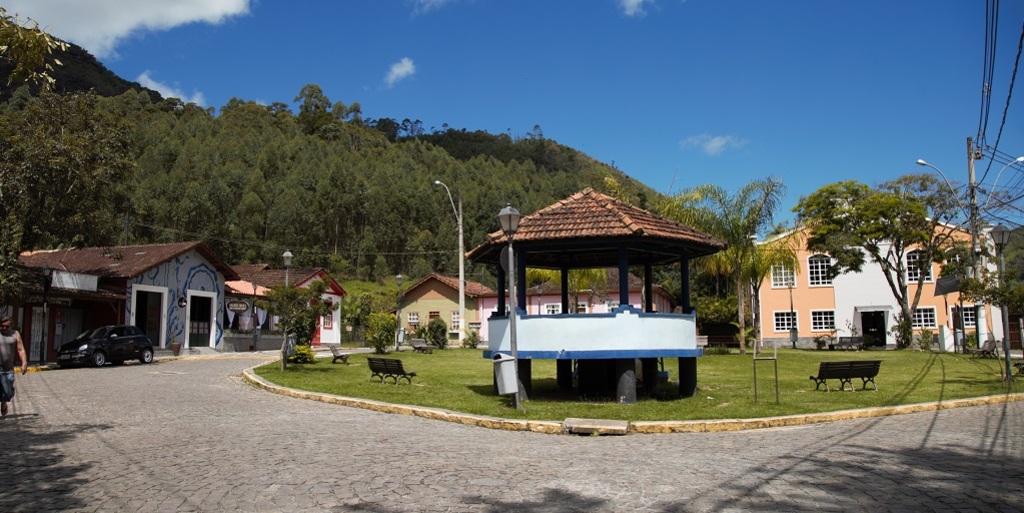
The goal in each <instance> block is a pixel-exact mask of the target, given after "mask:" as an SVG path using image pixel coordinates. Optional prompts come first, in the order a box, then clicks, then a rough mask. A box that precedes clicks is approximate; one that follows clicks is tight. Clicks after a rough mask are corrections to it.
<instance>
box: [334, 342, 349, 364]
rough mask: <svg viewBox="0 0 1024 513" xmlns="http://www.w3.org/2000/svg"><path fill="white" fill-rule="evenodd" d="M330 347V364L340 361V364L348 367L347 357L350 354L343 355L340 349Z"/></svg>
mask: <svg viewBox="0 0 1024 513" xmlns="http://www.w3.org/2000/svg"><path fill="white" fill-rule="evenodd" d="M330 347H331V354H332V355H334V359H333V360H331V363H338V360H341V363H344V364H345V365H348V357H349V356H351V355H352V353H343V352H341V347H340V346H330Z"/></svg>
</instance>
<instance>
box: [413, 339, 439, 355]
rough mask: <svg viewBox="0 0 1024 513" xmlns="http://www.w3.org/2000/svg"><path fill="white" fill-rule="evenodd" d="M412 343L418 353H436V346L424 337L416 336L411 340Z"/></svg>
mask: <svg viewBox="0 0 1024 513" xmlns="http://www.w3.org/2000/svg"><path fill="white" fill-rule="evenodd" d="M409 343H410V344H412V350H413V351H416V352H417V353H425V354H434V348H433V347H431V346H430V345H429V344H427V341H426V340H423V339H422V338H414V339H412V340H410V341H409Z"/></svg>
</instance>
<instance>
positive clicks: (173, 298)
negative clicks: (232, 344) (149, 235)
mask: <svg viewBox="0 0 1024 513" xmlns="http://www.w3.org/2000/svg"><path fill="white" fill-rule="evenodd" d="M132 285H152V286H156V287H167V289H168V297H167V312H166V314H167V341H168V343H170V342H171V341H173V340H177V341H178V342H181V343H182V345H184V343H185V341H186V339H187V337H188V333H187V329H186V328H187V326H186V324H185V322H186V317H187V315H188V307H186V308H181V307H179V306H178V300H179V299H180V298H186V299H187V298H188V291H190V290H191V291H198V292H210V293H213V294H216V297H217V299H216V301H215V302H216V304H214V305H213V306H214V310H213V311H214V319H213V321H214V324H215V325H216V340H215V342H214V346H215V347H217V348H220V346H221V342H222V338H223V336H224V322H223V320H224V314H223V311H224V290H223V286H224V276H223V275H221V274H220V273H219V272H217V270H216V269H215V268H214V267H213V266H211V265H210V263H209V262H207V261H206V259H205V258H203V257H202V256H201V255H200V254H199V253H197V252H195V251H189V252H187V253H183V254H181V255H179V256H178V257H176V258H175V259H174V260H171V261H169V262H166V263H164V264H161V265H159V266H156V267H154V268H152V269H149V270H147V271H146V272H145V273H143V274H142V275H140V276H138V277H136V278H135V281H134V282H133V283H132ZM131 294H132V291H131V290H130V289H129V290H128V291H127V295H128V297H129V298H130V297H131ZM125 303H126V309H127V311H126V312H125V313H126V316H125V318H126V319H131V314H132V308H134V307H135V305H133V304H131V303H132V302H131V301H126V302H125Z"/></svg>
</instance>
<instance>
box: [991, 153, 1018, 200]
mask: <svg viewBox="0 0 1024 513" xmlns="http://www.w3.org/2000/svg"><path fill="white" fill-rule="evenodd" d="M1021 162H1024V156H1021V157H1017V158H1015V159H1013V160H1012V161H1010V162H1009V163H1008V164H1006V165H1005V166H1003V168H1002V169H1000V170H999V173H998V174H996V181H994V182H992V189H990V190H989V195H988V198H987V199H985V204H984V205H982V208H984V207H987V206H988V202H990V201H992V192H991V191H994V190H995V188H996V184H997V183H999V177H1000V176H1003V171H1006V168H1008V167H1010V166H1012V165H1014V164H1020V163H1021ZM982 178H984V177H982Z"/></svg>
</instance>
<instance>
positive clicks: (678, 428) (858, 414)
mask: <svg viewBox="0 0 1024 513" xmlns="http://www.w3.org/2000/svg"><path fill="white" fill-rule="evenodd" d="M256 367H259V365H255V366H253V367H249V368H248V369H245V370H244V371H242V377H243V378H244V379H245V380H246V381H248V382H249V383H251V384H252V385H254V386H256V387H258V388H261V389H263V390H266V391H268V392H272V393H275V394H280V395H285V396H288V397H294V398H296V399H307V400H312V401H320V402H322V403H328V404H337V405H339V406H348V407H352V408H362V409H364V410H373V411H379V412H381V413H394V414H399V415H412V416H416V417H422V418H425V419H433V420H441V421H445V422H453V423H456V424H464V425H468V426H477V427H482V428H487V429H501V430H505V431H530V432H534V433H543V434H549V435H561V434H569V433H570V431H569V430H568V429H567V427H566V424H565V423H564V422H558V421H551V420H513V419H503V418H499V417H486V416H482V415H470V414H468V413H459V412H454V411H450V410H442V409H438V408H427V407H423V406H408V405H403V404H391V403H384V402H380V401H371V400H369V399H356V398H352V397H343V396H338V395H332V394H324V393H320V392H307V391H305V390H297V389H294V388H288V387H282V386H280V385H275V384H273V383H270V382H268V381H266V380H264V379H263V378H261V377H259V376H257V375H256V374H254V373H253V372H252V370H253V369H255V368H256ZM1017 401H1024V393H1019V394H1006V395H992V396H986V397H974V398H968V399H954V400H951V401H936V402H930V403H919V404H905V405H900V406H880V407H875V408H860V409H856V410H840V411H834V412H825V413H810V414H806V415H786V416H781V417H763V418H757V419H723V420H654V421H631V422H629V427H628V429H627V431H626V433H627V434H665V433H721V432H727V431H745V430H751V429H768V428H779V427H793V426H807V425H811V424H822V423H825V422H836V421H840V420H853V419H866V418H874V417H889V416H892V415H906V414H908V413H921V412H929V411H939V410H949V409H953V408H967V407H970V406H985V405H991V404H1004V403H1012V402H1017ZM574 420H580V419H574ZM598 434H600V433H598Z"/></svg>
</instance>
